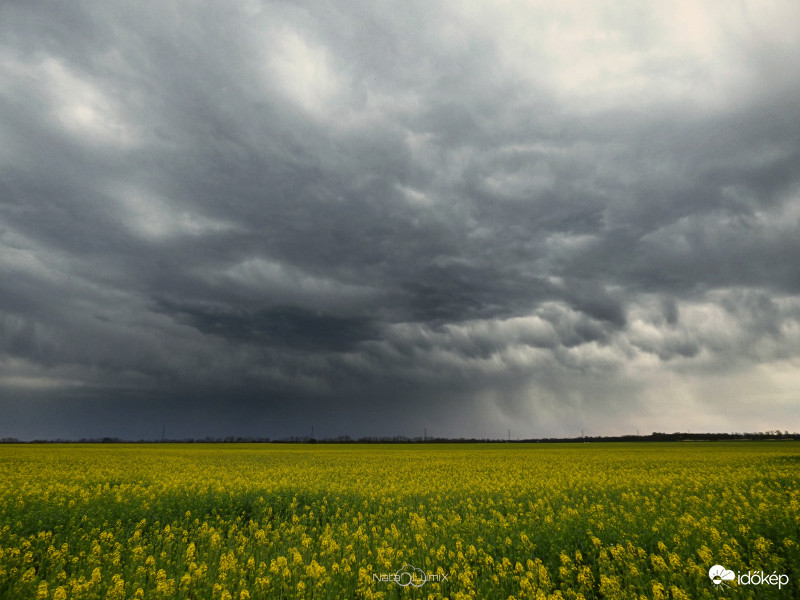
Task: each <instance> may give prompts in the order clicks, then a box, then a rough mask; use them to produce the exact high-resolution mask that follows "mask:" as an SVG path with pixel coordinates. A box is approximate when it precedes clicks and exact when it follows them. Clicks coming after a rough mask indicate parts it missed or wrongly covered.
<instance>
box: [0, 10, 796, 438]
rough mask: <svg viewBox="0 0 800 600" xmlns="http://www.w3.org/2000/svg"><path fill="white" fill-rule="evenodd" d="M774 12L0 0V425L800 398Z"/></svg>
mask: <svg viewBox="0 0 800 600" xmlns="http://www.w3.org/2000/svg"><path fill="white" fill-rule="evenodd" d="M798 17H800V7H798V5H797V4H796V3H795V2H789V1H787V0H775V1H773V2H767V3H765V2H759V3H753V2H744V3H738V4H736V5H735V6H734V5H730V6H720V5H718V4H716V3H711V2H708V3H703V2H701V3H697V2H677V3H671V4H668V5H664V6H658V7H655V6H648V7H632V6H630V5H623V4H621V3H619V2H614V1H608V2H591V3H587V2H565V3H561V4H559V5H558V6H554V5H550V4H542V3H537V2H523V1H519V2H515V1H511V2H503V3H484V2H469V3H464V2H446V3H439V4H430V3H424V2H419V3H413V2H412V3H411V4H408V3H406V4H404V5H403V7H402V9H401V8H400V7H399V6H394V5H391V4H386V3H374V2H372V3H367V2H346V3H341V2H339V3H336V4H333V3H317V4H314V5H313V6H311V5H309V6H303V5H297V4H286V3H281V2H260V1H257V0H248V1H246V2H245V1H243V2H237V3H233V4H226V5H224V6H223V5H222V4H219V5H214V4H211V5H208V4H207V5H204V6H198V5H196V4H192V3H185V2H180V1H176V2H167V3H164V2H161V3H148V2H145V3H138V4H135V5H131V4H124V3H116V2H111V3H108V2H106V3H102V4H100V3H96V2H92V1H87V2H74V3H70V4H65V5H62V6H59V7H44V6H39V5H35V4H30V3H28V4H24V3H23V4H19V3H17V4H13V3H12V4H9V5H5V6H3V7H2V8H0V40H2V41H1V42H0V281H2V282H3V283H2V284H0V415H2V416H3V418H2V419H0V423H2V425H0V436H5V435H9V436H18V437H22V438H29V437H36V436H63V437H79V436H84V435H87V436H101V435H119V436H122V437H155V436H156V435H158V434H160V425H167V424H168V429H170V430H171V432H172V435H175V436H205V435H213V436H217V435H266V436H272V437H282V436H289V435H303V434H305V433H307V432H308V427H309V426H310V425H311V424H316V432H317V435H318V436H323V437H324V436H328V435H330V436H335V435H344V434H349V435H353V436H360V435H393V434H405V435H419V434H420V432H421V431H422V430H423V429H424V428H427V429H428V431H429V433H430V434H432V435H437V434H443V435H476V436H490V437H501V436H503V435H504V432H505V431H506V429H508V428H512V429H513V431H514V432H515V435H518V436H528V435H530V436H534V435H571V434H578V433H579V432H580V430H581V429H583V430H585V431H588V432H590V433H596V434H604V433H628V432H632V431H635V430H636V429H640V430H641V431H642V432H648V431H652V430H687V429H692V430H695V431H697V430H727V431H737V430H738V431H743V430H760V429H774V428H776V427H781V429H786V428H789V429H798V425H800V410H799V409H798V408H796V406H795V404H794V403H793V402H792V398H794V397H795V396H796V393H797V390H798V386H800V370H799V369H800V350H798V349H800V343H799V342H800V297H799V296H798V294H799V293H800V289H799V288H798V285H799V282H800V241H798V236H797V235H796V232H797V231H798V229H800V172H798V170H797V168H796V165H797V164H798V163H799V162H800V141H799V140H800V135H799V134H800V131H799V128H800V125H798V124H800V101H798V100H797V98H800V74H798V72H797V69H794V68H792V65H796V64H797V63H798V60H800V41H798V39H797V36H796V35H795V32H794V30H793V28H792V24H793V23H796V22H797V21H798ZM312 422H313V423H312ZM154 424H155V425H154ZM159 424H160V425H159Z"/></svg>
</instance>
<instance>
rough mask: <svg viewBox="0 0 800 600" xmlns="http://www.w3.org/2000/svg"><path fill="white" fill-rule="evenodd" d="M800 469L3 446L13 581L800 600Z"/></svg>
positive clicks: (135, 592) (107, 587) (216, 590)
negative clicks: (759, 576)
mask: <svg viewBox="0 0 800 600" xmlns="http://www.w3.org/2000/svg"><path fill="white" fill-rule="evenodd" d="M798 483H800V443H795V442H772V443H770V442H749V443H748V442H744V443H742V442H739V443H735V442H731V443H664V444H657V443H648V444H633V443H630V444H574V445H545V444H541V445H537V444H532V445H517V444H492V445H397V446H390V445H386V446H372V445H319V444H318V445H277V444H267V445H230V444H221V445H203V444H196V445H116V444H114V445H86V446H79V445H58V446H53V445H41V446H39V445H36V446H34V445H7V446H0V598H9V599H16V598H20V599H29V598H39V599H43V598H54V599H62V600H63V599H67V598H69V599H72V598H86V599H90V598H91V599H106V598H109V599H120V600H121V599H126V598H142V599H145V598H146V599H148V600H149V599H172V598H197V599H207V598H208V599H214V600H223V599H236V600H244V599H247V598H251V599H256V598H270V599H272V598H343V599H345V598H348V599H349V598H426V599H434V598H451V599H455V598H475V599H482V598H492V599H493V598H498V599H503V600H506V599H509V598H514V599H522V598H637V599H639V598H687V599H688V598H691V599H695V598H715V599H717V598H798V597H800V585H799V583H800V582H798V577H800V550H798V542H800V486H799V485H798ZM716 564H720V565H723V566H724V567H725V568H726V569H730V570H732V571H733V572H734V573H737V579H734V580H733V581H727V582H722V583H720V584H719V585H715V584H714V583H712V581H711V579H710V578H709V575H708V572H709V568H710V567H712V566H713V565H716ZM756 571H758V572H761V573H763V574H765V575H766V576H771V575H773V574H775V577H776V578H778V577H779V576H781V575H784V576H786V578H787V579H786V580H783V581H784V583H783V584H781V589H780V590H779V589H778V585H777V584H773V583H770V581H767V582H761V581H759V584H758V585H754V583H753V582H750V583H749V584H748V583H742V582H741V581H740V580H739V579H738V577H739V574H741V573H750V574H751V576H752V573H754V572H756ZM772 581H775V579H773V580H772ZM785 581H788V583H785ZM725 586H728V587H725Z"/></svg>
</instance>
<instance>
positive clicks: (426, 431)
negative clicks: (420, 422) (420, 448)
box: [422, 427, 428, 442]
mask: <svg viewBox="0 0 800 600" xmlns="http://www.w3.org/2000/svg"><path fill="white" fill-rule="evenodd" d="M422 441H423V442H427V441H428V428H427V427H426V428H425V433H423V434H422Z"/></svg>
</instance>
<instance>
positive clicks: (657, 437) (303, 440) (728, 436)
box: [0, 429, 800, 444]
mask: <svg viewBox="0 0 800 600" xmlns="http://www.w3.org/2000/svg"><path fill="white" fill-rule="evenodd" d="M725 440H795V441H798V440H800V433H796V432H795V433H789V432H788V431H780V430H777V429H775V430H774V431H759V432H753V433H689V432H675V433H662V432H658V431H654V432H653V433H651V434H650V435H617V436H597V435H595V436H579V437H558V438H556V437H552V438H527V439H515V440H505V439H492V438H464V437H461V438H445V437H429V436H425V437H406V436H402V435H396V436H391V437H386V436H383V437H379V436H367V437H361V438H356V439H354V438H351V437H350V436H348V435H340V436H337V437H329V438H320V439H317V438H313V437H310V436H291V437H285V438H281V439H276V440H272V439H270V438H268V437H245V436H236V437H234V436H228V437H204V438H180V439H159V440H152V439H148V440H144V439H139V440H130V439H120V438H117V437H102V438H81V439H78V440H75V439H61V438H59V439H46V440H45V439H36V440H29V441H24V440H19V439H17V438H14V437H4V438H0V444H269V443H271V444H309V443H311V444H316V443H322V444H422V443H425V444H496V443H499V442H502V443H506V444H553V443H559V444H564V443H587V442H689V441H697V442H700V441H709V442H711V441H715V442H716V441H725Z"/></svg>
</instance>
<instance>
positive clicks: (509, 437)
mask: <svg viewBox="0 0 800 600" xmlns="http://www.w3.org/2000/svg"><path fill="white" fill-rule="evenodd" d="M508 441H509V442H510V441H511V430H510V429H509V430H508Z"/></svg>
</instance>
